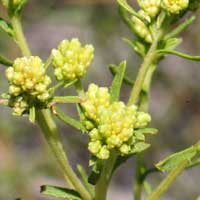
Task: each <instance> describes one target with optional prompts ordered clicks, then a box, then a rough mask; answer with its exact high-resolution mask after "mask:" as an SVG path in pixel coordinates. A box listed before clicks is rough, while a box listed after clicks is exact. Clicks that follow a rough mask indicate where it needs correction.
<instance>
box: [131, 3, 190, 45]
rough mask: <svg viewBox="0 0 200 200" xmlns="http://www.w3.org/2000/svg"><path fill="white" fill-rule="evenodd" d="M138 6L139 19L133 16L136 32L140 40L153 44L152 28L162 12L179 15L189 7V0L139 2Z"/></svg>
mask: <svg viewBox="0 0 200 200" xmlns="http://www.w3.org/2000/svg"><path fill="white" fill-rule="evenodd" d="M138 4H139V6H140V10H139V11H138V15H139V17H137V16H132V18H131V20H132V22H133V28H134V31H135V33H136V35H137V36H138V37H139V38H141V39H143V40H144V41H145V42H147V43H152V41H153V38H152V34H151V31H150V27H151V25H152V23H154V21H155V18H156V17H157V16H158V15H159V13H160V12H161V10H164V11H166V12H167V13H170V14H179V13H180V12H181V11H183V10H185V9H186V8H187V7H188V6H189V0H138ZM142 19H143V20H142ZM144 21H145V22H144Z"/></svg>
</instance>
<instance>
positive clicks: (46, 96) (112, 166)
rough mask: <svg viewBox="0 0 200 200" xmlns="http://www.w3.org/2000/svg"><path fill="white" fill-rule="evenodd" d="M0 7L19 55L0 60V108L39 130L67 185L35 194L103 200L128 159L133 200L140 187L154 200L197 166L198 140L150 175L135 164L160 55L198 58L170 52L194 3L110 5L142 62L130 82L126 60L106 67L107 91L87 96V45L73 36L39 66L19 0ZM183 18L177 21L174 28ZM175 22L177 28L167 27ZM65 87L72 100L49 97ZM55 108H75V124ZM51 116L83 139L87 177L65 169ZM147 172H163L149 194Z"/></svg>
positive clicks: (122, 0)
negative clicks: (125, 88) (1, 87)
mask: <svg viewBox="0 0 200 200" xmlns="http://www.w3.org/2000/svg"><path fill="white" fill-rule="evenodd" d="M1 2H2V4H3V5H4V6H5V9H6V10H7V12H8V16H9V21H6V20H4V19H0V28H2V29H3V30H4V31H5V32H6V33H8V35H9V36H10V37H11V38H12V39H13V40H14V41H15V42H16V44H17V45H18V46H19V48H20V49H21V52H22V57H19V58H16V59H15V60H14V61H10V60H9V59H7V58H5V57H3V56H0V63H1V64H3V65H5V66H8V68H7V69H6V71H5V74H6V78H7V80H8V83H9V88H8V91H7V92H6V93H4V94H2V98H3V99H2V101H1V102H2V103H3V104H4V105H6V106H9V107H11V108H12V110H13V115H16V116H28V117H29V120H30V122H32V123H37V124H38V125H39V127H40V128H41V130H42V132H43V134H44V136H45V139H46V140H47V142H48V144H49V147H50V148H51V149H52V152H53V154H54V156H55V157H56V159H57V161H58V163H59V164H60V167H61V170H62V172H63V175H64V178H65V179H66V182H67V183H68V186H69V188H60V187H56V186H48V185H43V186H42V187H41V193H43V194H45V195H50V196H53V197H58V198H67V199H70V200H105V199H106V198H107V190H108V186H109V183H110V181H111V178H112V176H113V174H114V172H115V170H116V169H117V168H118V167H120V166H121V164H123V163H124V162H125V161H127V160H128V159H129V158H131V157H132V156H136V157H137V163H136V164H137V165H136V177H135V181H134V199H135V200H140V199H141V195H142V192H143V189H144V191H145V193H146V199H147V200H156V199H158V198H159V197H160V196H161V195H163V194H164V193H165V192H166V190H167V189H168V188H169V187H170V186H171V184H172V183H173V182H174V180H175V179H176V177H177V176H178V175H179V174H180V173H181V172H182V171H183V170H184V169H186V168H188V167H192V166H196V165H198V164H199V163H200V162H199V160H198V154H199V152H200V142H197V143H196V144H195V145H194V146H192V147H189V148H187V149H185V150H183V151H181V152H177V153H175V154H172V155H170V156H169V157H167V158H166V159H164V160H162V161H160V162H159V163H158V164H156V165H155V168H153V169H148V168H147V167H146V165H145V161H144V158H143V154H144V152H145V151H146V150H147V149H148V148H149V147H150V144H149V143H147V142H146V140H147V136H148V135H155V134H156V133H157V132H158V131H157V130H156V129H155V128H150V127H149V123H150V122H151V120H153V119H151V116H150V114H149V113H148V112H149V111H148V107H149V93H150V89H151V81H152V78H153V75H154V73H155V72H156V69H157V65H158V63H159V62H160V60H162V59H164V58H165V56H166V55H167V54H173V55H176V56H179V57H182V58H184V59H189V60H196V61H199V60H200V56H192V55H188V54H185V53H182V52H179V51H176V50H174V49H175V48H176V47H177V46H178V45H179V44H180V43H181V42H182V40H181V39H180V38H178V35H179V34H180V33H181V32H182V31H184V30H185V29H186V28H187V27H188V26H189V25H190V24H191V23H192V22H193V21H194V19H195V17H194V16H193V15H192V13H193V12H194V11H195V10H197V9H198V7H199V6H200V2H199V0H138V5H139V7H140V9H139V10H138V11H136V10H135V9H134V8H133V7H131V6H130V5H129V4H128V3H127V1H126V0H117V3H118V5H119V14H120V16H121V18H122V20H123V21H124V22H125V24H126V25H127V27H128V28H129V29H130V31H131V32H132V33H133V34H134V35H135V38H134V40H130V39H127V38H126V39H125V42H127V44H128V45H130V46H131V48H133V49H134V51H135V52H136V53H137V54H138V55H139V56H140V57H141V58H142V64H141V66H140V68H139V72H138V74H137V76H136V80H135V81H131V80H130V78H129V77H127V76H126V75H125V71H126V61H122V62H121V63H120V64H119V65H110V67H109V68H110V71H111V73H112V74H113V81H112V84H111V86H108V87H101V86H98V85H96V84H95V83H91V84H90V85H89V86H88V89H87V91H85V90H84V89H83V84H82V78H83V77H84V76H86V75H87V69H88V67H90V65H91V63H92V61H93V58H94V47H93V46H92V45H91V44H87V45H82V44H81V42H80V41H79V39H77V38H73V39H71V40H68V39H65V40H63V41H62V42H61V43H60V44H59V45H58V48H57V49H56V48H55V49H53V50H52V52H51V55H50V56H49V58H48V59H47V61H46V62H44V61H42V59H41V58H40V57H39V56H32V54H31V51H30V49H29V46H28V44H27V42H26V39H25V36H24V33H23V30H22V25H21V12H22V10H23V6H24V5H25V3H26V0H1ZM183 16H184V20H185V21H183V22H181V23H180V21H179V20H180V19H181V18H183ZM175 24H179V25H178V26H176V27H175V26H174V25H175ZM50 66H53V68H52V69H53V74H54V76H55V80H56V83H54V82H53V81H52V77H51V76H50V75H48V71H47V69H48V68H50ZM122 84H128V85H131V87H132V90H131V93H130V97H129V99H128V102H127V103H126V102H123V101H121V100H120V93H121V86H122ZM72 86H74V87H75V89H76V92H77V96H56V95H55V94H56V91H58V90H59V89H62V88H65V89H67V88H69V87H72ZM60 103H65V104H69V103H74V104H76V106H77V113H78V114H79V119H74V118H72V117H70V116H68V115H67V114H65V113H63V112H62V111H61V110H60V109H59V108H58V105H59V104H60ZM52 115H54V116H56V117H57V118H59V119H60V120H62V121H63V122H65V123H66V124H68V125H70V126H72V127H74V128H76V129H78V130H80V132H82V133H84V135H85V136H86V137H88V139H89V143H88V150H89V152H90V153H91V158H90V161H89V166H90V167H91V174H90V175H89V176H88V175H87V174H86V172H85V170H84V169H83V167H82V166H80V165H79V166H78V171H79V173H80V176H81V178H82V179H79V178H78V176H77V175H76V173H75V172H74V170H73V169H72V167H71V166H70V163H69V160H68V156H67V154H66V153H65V151H64V148H63V145H62V140H61V139H60V137H59V134H58V130H57V126H56V124H55V122H54V120H53V118H52ZM155 139H156V138H155ZM152 171H162V172H169V174H168V175H167V176H166V178H165V179H164V180H163V181H162V182H161V183H160V184H159V185H158V187H156V188H155V189H154V190H151V186H150V185H149V183H148V182H147V181H146V177H147V175H148V174H149V173H151V172H152Z"/></svg>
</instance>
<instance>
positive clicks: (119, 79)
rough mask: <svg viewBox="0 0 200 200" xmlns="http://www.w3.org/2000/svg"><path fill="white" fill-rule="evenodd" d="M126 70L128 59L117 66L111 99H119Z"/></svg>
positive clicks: (111, 89)
mask: <svg viewBox="0 0 200 200" xmlns="http://www.w3.org/2000/svg"><path fill="white" fill-rule="evenodd" d="M125 71H126V61H123V62H121V63H120V64H119V66H116V74H115V77H114V79H113V81H112V85H111V88H110V95H111V101H117V100H119V96H120V90H121V86H122V83H123V79H124V74H125Z"/></svg>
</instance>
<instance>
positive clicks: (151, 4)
mask: <svg viewBox="0 0 200 200" xmlns="http://www.w3.org/2000/svg"><path fill="white" fill-rule="evenodd" d="M138 3H139V4H140V7H141V8H142V9H143V10H144V11H145V12H146V13H147V14H148V15H149V16H150V17H152V18H154V17H155V16H156V15H157V14H158V13H159V12H160V6H161V0H138Z"/></svg>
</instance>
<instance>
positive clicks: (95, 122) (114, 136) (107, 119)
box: [81, 84, 151, 159]
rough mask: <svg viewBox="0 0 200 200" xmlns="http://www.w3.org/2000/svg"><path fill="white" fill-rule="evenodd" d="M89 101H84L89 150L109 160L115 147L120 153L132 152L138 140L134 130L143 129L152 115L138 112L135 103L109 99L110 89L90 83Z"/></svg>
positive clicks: (100, 157) (98, 156)
mask: <svg viewBox="0 0 200 200" xmlns="http://www.w3.org/2000/svg"><path fill="white" fill-rule="evenodd" d="M86 96H87V100H86V101H85V102H83V103H82V104H81V106H82V108H83V110H84V113H85V119H84V122H85V127H86V129H87V130H88V134H89V137H90V142H89V144H88V149H89V151H90V152H91V153H92V154H93V155H95V156H96V157H97V158H99V159H108V158H109V156H110V152H111V151H112V150H113V149H115V150H118V151H119V153H120V154H121V155H128V154H130V153H131V152H133V150H134V147H135V144H136V143H137V139H136V137H135V135H134V129H140V128H144V127H146V126H147V125H148V123H149V122H150V120H151V117H150V116H149V114H147V113H144V112H138V111H137V107H136V106H135V105H132V106H126V105H125V104H124V103H123V102H121V101H117V102H113V103H111V102H110V94H109V91H108V88H104V87H98V86H97V85H95V84H91V85H90V86H89V88H88V91H87V93H86Z"/></svg>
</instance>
